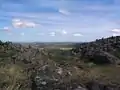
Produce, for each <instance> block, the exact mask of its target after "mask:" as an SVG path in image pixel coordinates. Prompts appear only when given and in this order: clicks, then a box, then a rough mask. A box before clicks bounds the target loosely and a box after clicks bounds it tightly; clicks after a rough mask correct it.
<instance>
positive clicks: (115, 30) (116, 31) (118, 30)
mask: <svg viewBox="0 0 120 90" xmlns="http://www.w3.org/2000/svg"><path fill="white" fill-rule="evenodd" d="M111 32H114V33H120V29H113V30H111Z"/></svg>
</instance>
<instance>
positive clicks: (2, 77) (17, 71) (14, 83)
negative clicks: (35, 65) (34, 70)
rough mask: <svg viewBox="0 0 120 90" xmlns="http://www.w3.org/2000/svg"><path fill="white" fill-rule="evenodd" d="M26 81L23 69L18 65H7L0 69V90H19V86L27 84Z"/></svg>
mask: <svg viewBox="0 0 120 90" xmlns="http://www.w3.org/2000/svg"><path fill="white" fill-rule="evenodd" d="M27 79H28V77H27V75H26V73H25V72H24V68H23V67H20V66H19V65H14V64H8V65H5V66H2V67H0V85H1V86H0V87H2V88H1V90H2V89H5V90H21V89H20V88H21V86H24V84H25V83H27Z"/></svg>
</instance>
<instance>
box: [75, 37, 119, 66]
mask: <svg viewBox="0 0 120 90" xmlns="http://www.w3.org/2000/svg"><path fill="white" fill-rule="evenodd" d="M73 52H74V53H76V54H78V55H79V56H80V58H87V59H88V61H92V62H94V63H96V64H108V63H109V64H119V62H120V36H117V37H109V38H105V39H104V38H103V39H99V40H96V41H94V42H89V43H82V44H76V45H75V48H74V49H73Z"/></svg>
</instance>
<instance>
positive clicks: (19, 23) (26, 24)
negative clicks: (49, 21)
mask: <svg viewBox="0 0 120 90" xmlns="http://www.w3.org/2000/svg"><path fill="white" fill-rule="evenodd" d="M12 25H13V27H14V28H34V27H36V25H37V24H36V23H34V22H30V21H26V20H20V19H13V20H12Z"/></svg>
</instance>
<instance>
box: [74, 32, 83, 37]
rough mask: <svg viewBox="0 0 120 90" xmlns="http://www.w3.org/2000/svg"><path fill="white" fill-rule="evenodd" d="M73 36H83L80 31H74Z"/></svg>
mask: <svg viewBox="0 0 120 90" xmlns="http://www.w3.org/2000/svg"><path fill="white" fill-rule="evenodd" d="M73 36H75V37H80V36H83V35H82V34H80V33H74V34H73Z"/></svg>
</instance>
